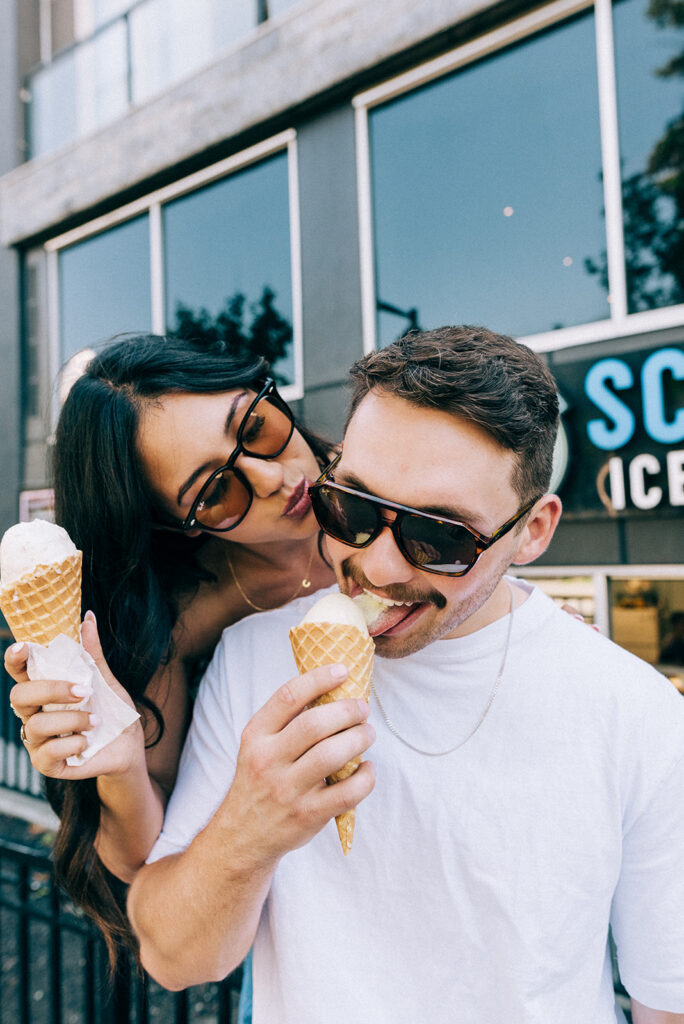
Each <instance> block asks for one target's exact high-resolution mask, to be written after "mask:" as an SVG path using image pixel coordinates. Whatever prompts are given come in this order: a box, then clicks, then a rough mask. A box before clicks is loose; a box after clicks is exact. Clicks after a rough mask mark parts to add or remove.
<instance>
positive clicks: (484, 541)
mask: <svg viewBox="0 0 684 1024" xmlns="http://www.w3.org/2000/svg"><path fill="white" fill-rule="evenodd" d="M342 454H343V453H342V452H339V453H338V454H337V455H336V456H335V458H334V459H333V461H332V462H331V463H330V465H329V466H327V467H326V469H324V470H323V472H322V473H321V475H320V476H319V478H318V480H316V482H315V483H313V484H312V485H311V487H309V497H310V498H311V499H312V500H313V499H314V491H316V490H317V489H319V488H321V487H324V486H327V487H331V488H332V489H333V490H337V491H342V492H343V493H345V494H351V495H353V496H354V497H355V498H362V499H364V500H366V501H368V502H369V503H370V504H371V505H375V506H376V507H379V508H380V509H385V510H386V511H388V512H395V513H396V515H395V517H394V519H393V520H391V522H388V521H387V520H386V519H385V518H384V517H383V516H380V520H379V522H381V523H382V525H381V526H380V528H379V530H378V532H377V533H376V534H375V535H374V536H371V537H370V538H369V539H368V540H366V541H364V542H363V544H352V543H351V542H350V541H346V540H341V539H340V538H339V537H335V536H334V534H332V533H330V532H329V531H328V530H326V528H325V527H324V526H323V524H322V523H321V522H320V520H319V519H318V516H316V519H317V521H318V525H319V526H320V528H321V530H323V532H324V533H325V534H327V535H328V536H329V537H332V538H333V540H336V541H338V542H339V543H340V544H346V545H347V547H351V548H354V549H355V550H357V551H358V550H361V549H362V548H367V547H370V545H371V544H372V543H373V542H374V541H376V540H377V539H378V537H379V536H380V534H381V533H382V530H383V529H384V527H387V528H388V529H389V530H390V531H391V533H392V537H393V538H394V543H395V544H396V546H397V548H398V550H399V552H400V554H401V556H402V558H405V559H406V561H407V562H408V563H409V565H412V566H414V568H416V569H420V570H421V572H428V573H431V574H432V575H434V576H450V577H460V576H465V575H466V574H467V573H469V572H470V570H471V569H473V568H474V567H475V565H476V564H477V562H478V561H479V559H480V556H481V555H483V554H484V552H485V551H487V550H488V548H490V547H491V546H492V545H493V544H495V543H496V541H497V540H501V538H502V537H503V536H505V534H507V533H508V532H509V531H510V530H512V529H513V527H514V526H515V525H516V523H518V522H520V520H521V519H522V517H523V516H524V515H525V514H526V513H527V512H529V511H530V509H531V508H533V506H534V505H535V504H536V503H537V502H538V501H539V499H540V498H542V497H543V495H542V494H538V495H537V496H536V498H533V499H532V501H530V502H528V503H527V504H526V505H524V506H523V507H522V508H521V509H519V511H518V512H516V513H515V515H513V516H511V518H510V519H507V520H506V522H505V523H504V524H503V526H501V527H500V528H499V529H498V530H497V531H496V532H495V533H493V534H491V536H489V537H487V536H486V535H485V534H483V533H480V532H479V531H478V530H475V529H474V528H473V527H472V526H468V524H467V523H462V522H461V521H460V520H459V519H449V518H448V517H447V516H438V515H435V514H434V513H432V512H422V511H421V510H420V509H418V508H412V507H411V505H401V504H400V503H399V502H397V501H388V500H386V499H385V498H378V497H377V496H376V495H374V494H368V493H367V492H366V491H359V490H357V489H356V488H355V487H349V486H347V484H339V483H337V482H336V481H335V480H328V479H326V477H328V476H329V475H330V474H331V473H332V472H333V470H334V469H335V466H336V465H337V463H338V462H339V461H340V459H341V458H342ZM314 515H316V508H315V505H314ZM406 515H413V516H418V517H419V518H420V519H428V520H431V521H433V522H439V523H444V524H446V525H447V526H460V527H461V528H462V529H463V530H465V531H466V533H469V534H470V535H471V537H473V538H474V540H475V548H476V554H475V557H474V558H473V560H472V562H471V563H470V564H469V565H468V566H466V568H465V569H462V570H461V571H459V572H450V571H448V570H446V569H430V568H428V567H426V566H424V565H419V564H418V562H416V561H414V560H413V559H412V558H410V557H409V556H408V555H407V554H406V552H405V550H404V546H403V542H402V538H401V534H400V533H399V526H398V524H399V523H401V520H402V519H403V518H404V516H406Z"/></svg>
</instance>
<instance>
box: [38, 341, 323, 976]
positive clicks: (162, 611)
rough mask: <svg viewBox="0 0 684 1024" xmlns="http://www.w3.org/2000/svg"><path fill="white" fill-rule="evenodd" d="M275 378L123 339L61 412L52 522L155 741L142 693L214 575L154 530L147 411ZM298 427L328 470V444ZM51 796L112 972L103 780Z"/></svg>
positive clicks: (115, 914)
mask: <svg viewBox="0 0 684 1024" xmlns="http://www.w3.org/2000/svg"><path fill="white" fill-rule="evenodd" d="M267 371H268V367H267V364H266V363H265V362H264V361H263V360H262V359H261V358H257V359H254V360H253V361H251V362H245V361H244V360H237V359H235V358H234V357H232V356H231V355H230V354H229V353H228V352H227V349H226V346H225V345H224V344H223V343H222V342H215V343H212V344H207V343H204V342H195V341H189V340H186V339H179V338H164V337H160V336H157V335H134V336H125V337H123V338H122V339H119V340H115V341H114V342H113V343H110V344H109V345H108V346H107V347H106V348H104V349H103V350H102V351H101V352H100V353H99V354H97V355H96V356H95V357H94V358H93V359H92V361H91V362H90V363H89V364H88V366H87V368H86V370H85V372H84V374H83V376H81V377H80V378H79V379H78V380H77V381H76V382H75V383H74V385H73V386H72V388H71V390H70V392H69V394H68V396H67V399H66V401H65V403H64V406H63V408H62V411H61V414H60V417H59V422H58V425H57V432H56V437H55V447H54V455H53V464H52V475H53V483H54V488H55V518H56V521H57V522H58V523H59V524H60V525H61V526H63V527H64V528H65V529H66V530H67V532H68V533H69V535H70V537H71V539H72V540H73V542H74V543H75V545H76V547H77V548H80V550H81V551H82V552H83V606H82V607H83V611H84V612H85V611H87V610H88V609H91V610H92V611H93V612H94V613H95V615H96V617H97V622H98V628H99V634H100V639H101V641H102V649H103V652H104V655H105V658H106V659H107V662H108V664H109V666H110V668H111V670H112V672H113V673H114V675H115V676H116V678H117V679H118V680H119V682H120V683H121V684H122V686H124V687H125V688H126V690H127V691H128V692H129V694H130V695H131V697H132V698H133V700H134V701H135V702H136V704H137V705H139V706H142V710H143V711H147V712H148V713H151V714H153V715H154V716H155V718H156V720H157V724H158V729H157V730H156V733H157V737H156V741H158V739H159V737H160V736H161V733H162V731H163V719H162V716H161V713H160V712H159V710H158V709H157V708H156V707H155V706H154V705H153V704H152V702H151V701H149V700H148V699H146V698H145V695H144V691H145V688H146V686H147V684H148V683H149V682H150V680H151V678H152V676H153V675H154V673H155V671H156V670H157V668H158V667H159V666H160V665H162V664H164V663H165V662H166V661H168V660H169V658H170V657H171V656H172V650H171V633H172V630H173V627H174V625H175V623H176V620H177V618H178V605H177V600H178V596H179V593H180V592H181V591H185V592H187V591H188V590H189V589H190V588H193V587H195V588H196V587H197V586H198V585H199V583H200V582H201V581H202V580H207V579H211V578H212V576H211V574H210V573H208V572H207V571H206V570H204V569H202V568H201V567H200V565H199V563H198V561H197V552H198V550H199V548H200V547H201V545H202V544H203V543H204V542H205V540H206V535H203V536H202V537H199V538H196V539H191V538H189V537H186V536H183V535H181V534H176V533H173V532H170V531H166V530H159V529H154V528H153V524H154V507H153V500H152V497H151V495H150V492H149V489H148V486H147V483H146V481H145V477H144V475H143V472H142V469H141V466H140V461H139V457H138V451H137V434H138V424H139V418H140V410H141V408H142V405H143V402H144V401H145V400H147V399H152V400H154V399H155V398H160V397H161V396H163V395H166V394H170V393H173V392H190V393H195V394H199V393H207V394H209V393H217V392H222V391H230V390H234V389H235V388H241V387H248V388H251V389H254V388H255V387H256V386H257V385H258V384H259V382H260V381H262V380H263V378H264V377H265V376H266V375H267ZM299 429H300V431H301V433H302V434H303V436H304V438H305V440H306V441H307V442H308V443H309V445H310V447H311V448H312V450H313V452H314V454H315V455H316V457H317V459H318V461H319V462H320V463H321V464H322V465H323V464H324V463H325V462H326V461H327V452H328V451H329V448H330V446H329V445H326V444H325V443H324V442H323V441H322V440H320V439H319V438H317V437H315V436H314V435H312V434H310V433H308V432H307V431H306V430H303V429H302V428H301V427H300V428H299ZM45 789H46V793H47V796H48V799H49V801H50V803H51V804H52V806H53V808H54V809H55V811H56V812H57V814H58V815H59V817H60V827H59V831H58V834H57V840H56V843H55V849H54V863H55V872H56V875H57V878H58V880H59V882H60V883H61V885H62V886H63V887H64V888H65V889H66V891H67V892H68V893H69V895H70V896H71V897H72V899H73V900H74V901H75V902H76V903H77V904H78V905H79V906H81V907H82V908H83V909H84V910H85V911H86V912H87V913H88V914H89V915H90V916H91V917H92V918H93V919H94V921H95V922H96V923H97V924H98V926H99V927H100V929H101V930H102V932H103V935H104V937H105V941H106V943H107V948H108V952H109V957H110V963H111V964H112V966H113V965H114V964H115V962H116V958H117V955H118V953H119V952H120V951H121V950H122V949H126V948H128V949H129V950H131V951H132V952H133V953H136V952H137V949H136V943H135V939H134V936H133V934H132V931H131V929H130V927H129V925H128V921H127V918H126V915H125V911H124V909H123V905H122V891H123V887H122V886H121V885H120V884H119V883H118V880H116V879H113V878H112V876H111V875H109V873H108V872H107V871H106V869H105V868H104V866H103V865H102V863H101V862H100V860H99V858H98V856H97V854H96V852H95V847H94V842H95V838H96V836H97V832H98V828H99V824H100V802H99V799H98V795H97V782H96V780H95V779H86V780H82V781H77V782H73V781H72V782H63V781H58V780H54V779H46V780H45Z"/></svg>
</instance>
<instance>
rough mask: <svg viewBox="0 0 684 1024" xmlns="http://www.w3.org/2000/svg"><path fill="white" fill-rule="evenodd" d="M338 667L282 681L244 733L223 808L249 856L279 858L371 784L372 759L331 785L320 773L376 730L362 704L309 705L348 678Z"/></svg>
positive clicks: (364, 744)
mask: <svg viewBox="0 0 684 1024" xmlns="http://www.w3.org/2000/svg"><path fill="white" fill-rule="evenodd" d="M346 675H347V670H346V668H345V667H344V666H343V665H326V666H323V667H321V668H317V669H314V670H313V671H311V672H307V673H305V674H304V675H301V676H297V677H296V678H295V679H292V680H291V681H290V682H289V683H286V684H285V685H284V686H281V688H280V689H279V690H277V691H276V692H275V693H274V694H273V696H272V697H271V698H270V700H269V701H268V702H267V703H266V704H265V705H264V706H263V708H261V709H260V710H259V711H258V712H257V713H256V714H255V715H254V717H253V718H252V719H251V721H250V722H249V723H248V725H247V727H246V728H245V730H244V732H243V734H242V740H241V744H240V752H239V755H238V761H237V768H236V772H235V779H234V781H233V784H232V786H231V789H230V792H229V794H228V796H227V798H226V803H225V806H226V811H227V812H228V813H230V815H231V817H232V819H233V821H234V822H235V823H236V824H237V823H238V822H239V826H238V827H239V832H240V835H241V836H243V837H244V843H245V846H246V849H247V850H250V851H251V854H252V855H253V853H254V851H255V850H259V851H261V854H262V855H263V857H264V859H265V860H267V861H268V860H278V859H279V858H280V857H282V856H283V854H284V853H287V852H288V851H289V850H294V849H296V848H297V847H299V846H303V845H304V843H306V842H308V841H309V840H310V839H311V838H312V837H313V836H314V835H316V833H317V832H319V831H320V830H321V829H322V828H323V826H324V825H325V824H326V823H327V822H328V821H330V819H331V818H334V817H336V816H337V815H339V814H342V813H343V812H344V811H348V810H351V809H352V808H353V807H356V806H357V805H358V804H359V803H360V802H361V801H362V800H363V799H364V798H365V797H367V796H368V794H369V793H370V792H371V790H372V789H373V786H374V785H375V773H374V769H373V766H372V764H370V763H369V762H364V763H363V764H362V765H361V767H360V768H359V769H358V771H357V772H355V774H354V775H352V776H350V777H349V778H348V779H344V780H342V781H341V782H337V783H335V784H334V785H333V786H328V785H326V783H325V778H326V777H327V776H329V775H331V774H332V773H333V772H335V771H338V770H339V769H340V768H342V767H343V766H344V765H345V764H346V763H347V761H350V760H351V759H352V758H353V757H357V756H359V755H361V754H362V753H363V752H364V751H366V750H367V749H368V747H369V746H370V745H371V744H372V743H373V741H374V739H375V731H374V729H373V727H372V726H371V725H370V724H369V723H368V722H367V721H366V719H367V717H368V704H367V703H366V702H365V701H357V700H339V701H333V702H331V703H329V704H323V705H320V706H318V707H310V706H309V705H310V704H311V702H312V701H313V700H314V699H315V698H316V697H320V696H322V695H323V694H325V693H328V692H329V691H330V690H331V689H333V688H334V687H335V686H339V684H340V682H342V680H343V679H344V678H345V677H346Z"/></svg>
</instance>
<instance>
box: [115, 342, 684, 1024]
mask: <svg viewBox="0 0 684 1024" xmlns="http://www.w3.org/2000/svg"><path fill="white" fill-rule="evenodd" d="M352 376H353V379H354V382H355V390H354V393H353V397H352V404H351V413H350V418H349V422H348V425H347V429H346V432H345V439H344V446H343V451H342V455H341V457H340V459H339V461H337V463H336V464H334V465H333V467H331V469H330V470H329V471H328V473H327V474H324V477H323V478H322V480H321V481H319V483H318V484H317V485H316V486H315V487H314V488H313V489H312V499H313V501H314V508H315V511H316V515H317V517H318V519H319V522H320V524H321V526H322V527H323V529H324V530H325V531H326V533H327V535H328V536H327V546H328V551H329V555H330V559H331V561H332V563H333V565H334V568H335V571H336V574H337V577H338V581H339V584H340V587H341V589H342V590H343V591H344V592H345V593H348V594H350V595H352V596H354V595H356V594H358V593H360V592H361V591H362V590H367V591H369V592H371V593H372V594H375V595H377V596H378V597H379V598H381V599H382V600H383V602H384V603H385V604H386V610H385V611H384V612H383V613H382V615H381V617H380V619H379V620H378V622H376V623H375V624H374V627H373V632H374V633H375V634H376V637H375V643H376V651H377V654H378V656H379V657H378V658H376V667H375V679H374V685H375V694H374V696H375V699H374V701H373V707H372V712H371V718H372V721H373V725H371V724H370V722H369V721H367V716H368V708H367V706H366V705H365V704H363V702H360V703H358V702H355V701H341V702H339V703H338V704H327V705H324V706H323V707H318V708H310V707H308V705H309V704H310V702H311V701H312V700H313V698H315V697H317V696H319V695H321V694H323V693H325V692H327V691H328V690H330V689H332V688H333V686H335V685H337V684H338V683H339V680H340V677H341V676H343V675H344V673H345V670H344V669H343V668H340V667H339V666H337V667H336V666H332V667H324V668H320V669H317V670H315V671H314V672H311V673H308V674H306V675H303V676H301V677H296V678H294V679H291V680H290V682H289V683H286V684H285V685H283V679H286V678H288V676H292V675H293V674H294V673H293V660H292V655H291V653H290V649H289V642H288V637H287V633H288V629H289V627H290V626H292V625H294V624H296V623H297V622H298V621H299V620H300V619H301V617H302V615H303V614H304V612H305V611H306V609H307V608H308V607H309V605H310V604H311V601H312V599H302V600H299V601H296V602H294V603H292V604H291V605H289V606H287V607H285V608H282V609H279V610H277V611H275V612H270V613H267V614H265V615H261V616H254V617H252V618H250V619H246V620H244V621H243V622H241V623H239V624H238V625H237V626H235V627H233V628H232V629H231V630H229V631H228V632H227V633H226V634H224V638H223V641H222V643H221V645H220V646H219V648H218V649H217V652H216V655H215V658H214V660H213V662H212V665H211V666H210V668H209V670H208V672H207V675H206V677H205V679H204V681H203V683H202V687H201V691H200V696H199V699H198V702H197V705H196V709H195V714H194V719H193V725H192V727H191V730H190V734H189V737H188V741H187V744H186V748H185V751H184V755H183V759H182V762H181V768H180V774H179V779H178V783H177V785H176V789H175V792H174V795H173V797H172V800H171V803H170V804H169V809H168V812H167V817H166V821H165V826H164V831H163V833H162V836H161V837H160V840H159V842H158V843H157V846H156V847H155V850H154V851H153V855H152V858H151V860H154V863H150V864H149V865H148V866H146V867H145V868H143V870H142V871H141V872H140V874H139V876H138V878H137V879H136V881H135V883H134V884H133V887H132V890H131V896H130V901H129V910H130V914H131V919H132V921H133V924H134V927H135V928H136V931H137V933H138V935H139V937H140V942H141V951H142V958H143V963H144V964H145V966H146V967H147V968H148V970H149V971H150V972H151V973H152V975H153V976H154V977H156V978H158V980H159V981H160V982H161V983H162V984H163V985H165V986H167V987H170V988H181V987H185V986H187V985H189V984H194V983H197V982H200V981H205V980H209V979H218V978H221V977H223V976H224V975H225V974H227V973H228V972H229V971H230V970H231V969H232V968H234V967H235V966H236V965H237V964H238V963H239V962H240V960H241V959H242V957H244V955H245V954H246V952H247V951H248V949H249V948H250V946H251V945H252V943H254V1020H255V1024H262V1022H265V1024H295V1022H296V1024H337V1022H342V1021H344V1022H351V1021H353V1022H355V1024H356V1022H364V1024H365V1022H369V1024H385V1022H386V1024H403V1022H406V1024H408V1022H410V1024H422V1022H430V1024H447V1022H448V1024H452V1022H464V1024H466V1022H467V1024H504V1022H506V1024H527V1022H537V1021H539V1022H542V1021H543V1022H544V1024H565V1022H567V1024H570V1022H573V1024H604V1022H611V1024H614V1022H615V1021H616V1020H622V1019H623V1017H622V1013H621V1011H619V1010H617V1009H616V1008H615V1005H614V998H613V986H612V977H611V962H610V956H609V952H608V933H609V925H612V929H613V934H614V937H615V941H616V945H617V948H618V954H619V960H620V967H621V971H622V976H623V980H624V982H625V984H626V986H627V988H628V989H629V991H630V992H631V993H632V996H633V1014H634V1021H635V1024H665V1022H679V1024H682V1022H684V872H682V871H681V868H680V864H679V858H680V852H681V851H682V850H683V849H684V706H683V705H682V704H681V698H680V697H679V695H678V694H677V692H676V691H675V689H674V687H672V686H671V685H670V683H669V682H667V681H666V680H665V679H663V678H662V677H661V676H660V675H658V673H656V672H655V671H654V670H652V669H651V668H650V667H649V666H647V665H645V664H644V663H643V662H641V661H639V660H638V659H636V658H634V657H633V656H632V655H630V654H628V653H627V652H626V651H623V650H621V649H620V648H617V647H616V646H614V645H613V644H611V643H610V641H608V640H606V639H605V638H604V637H602V636H599V635H597V634H596V633H595V632H594V631H592V630H589V629H587V628H586V627H585V626H583V625H581V624H580V623H578V622H576V621H575V620H574V619H573V618H571V617H570V616H568V615H565V614H564V613H563V612H561V611H559V610H558V609H557V608H556V606H555V605H554V604H553V603H552V602H551V601H550V600H549V599H548V598H546V597H545V596H544V595H543V594H542V592H541V591H539V590H537V589H536V588H534V587H531V586H529V585H527V584H524V583H522V582H519V581H513V580H510V579H508V578H507V577H506V576H505V573H506V570H507V568H508V567H509V565H511V564H512V563H513V564H525V563H527V562H530V561H532V560H533V559H535V558H536V557H538V556H539V555H540V554H541V553H542V552H543V551H544V549H545V548H546V547H547V545H548V543H549V541H550V539H551V537H552V535H553V532H554V529H555V527H556V524H557V522H558V518H559V516H560V511H561V505H560V500H559V499H558V497H556V496H555V495H551V494H546V493H545V491H546V488H547V487H548V482H549V479H550V472H551V461H552V452H553V446H554V438H555V433H556V427H557V420H558V407H557V400H556V392H555V387H554V383H553V380H552V378H551V376H550V374H549V373H548V371H547V370H546V368H545V367H544V365H543V363H542V362H541V361H540V360H539V359H538V358H537V357H536V356H534V355H533V354H532V353H531V352H530V351H529V350H528V349H527V348H525V347H524V346H521V345H518V344H516V343H515V342H514V341H512V340H511V339H508V338H505V337H501V336H498V335H494V334H491V333H490V332H488V331H486V330H483V329H474V328H444V329H442V330H439V331H434V332H430V333H426V334H413V335H409V336H408V337H407V338H405V339H403V340H401V341H399V342H397V343H395V344H394V345H391V346H390V347H389V348H387V349H384V350H382V351H380V352H377V353H375V354H373V355H370V356H368V357H366V358H365V359H363V360H361V361H360V363H358V364H356V366H355V367H354V368H353V369H352ZM404 506H406V508H404ZM318 596H319V595H316V597H318ZM376 734H377V738H376V739H375V743H374V746H373V750H372V757H373V762H374V764H373V765H372V764H371V763H370V762H368V761H367V762H365V763H364V764H363V765H362V766H361V768H360V769H359V770H358V772H357V773H356V774H355V775H353V776H352V777H350V778H349V779H346V780H344V781H342V782H339V783H336V784H335V785H333V786H328V787H326V786H325V784H324V783H323V781H322V780H323V779H324V778H325V777H326V776H327V775H329V774H331V772H332V771H334V770H335V769H337V768H339V767H341V766H342V765H343V764H344V763H346V761H348V760H349V759H350V757H352V756H354V755H357V754H361V753H363V752H364V751H366V750H367V749H368V748H369V747H370V746H371V744H372V743H373V739H374V737H375V736H376ZM356 805H360V806H359V810H358V813H357V816H356V834H355V838H354V846H353V849H352V851H351V853H350V854H349V856H348V857H346V858H343V857H342V855H341V853H340V850H339V846H338V841H337V835H336V830H335V826H334V822H332V820H331V819H332V818H333V817H334V816H335V815H337V814H339V813H341V812H342V811H344V810H347V809H349V808H351V807H354V806H356ZM637 1000H638V1002H637Z"/></svg>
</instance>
